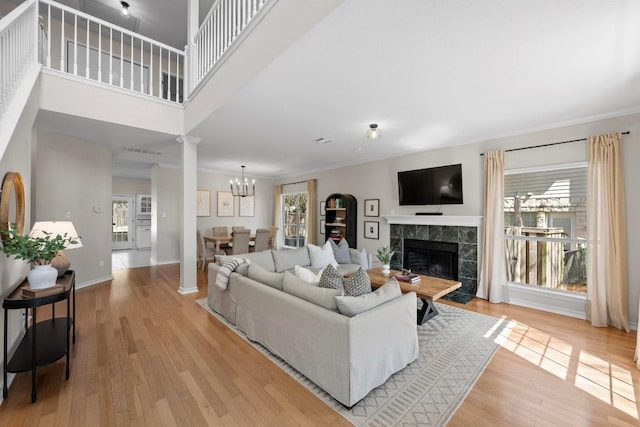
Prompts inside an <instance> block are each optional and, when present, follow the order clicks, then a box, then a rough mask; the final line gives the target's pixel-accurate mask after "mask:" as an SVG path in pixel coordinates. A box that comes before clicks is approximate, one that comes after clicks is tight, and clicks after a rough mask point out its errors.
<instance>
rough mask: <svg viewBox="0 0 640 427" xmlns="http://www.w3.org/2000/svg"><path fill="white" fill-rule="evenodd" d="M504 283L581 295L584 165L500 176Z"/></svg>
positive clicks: (584, 232)
mask: <svg viewBox="0 0 640 427" xmlns="http://www.w3.org/2000/svg"><path fill="white" fill-rule="evenodd" d="M504 184H505V185H504V188H505V194H504V210H505V212H504V215H505V239H506V242H505V248H506V257H507V279H508V280H509V282H513V283H519V284H526V285H531V286H537V287H541V288H550V289H556V290H561V291H570V292H578V293H585V292H586V283H587V274H586V237H587V167H586V164H584V163H579V164H570V165H557V166H549V167H545V168H537V169H534V170H531V169H528V170H514V171H506V172H505V182H504Z"/></svg>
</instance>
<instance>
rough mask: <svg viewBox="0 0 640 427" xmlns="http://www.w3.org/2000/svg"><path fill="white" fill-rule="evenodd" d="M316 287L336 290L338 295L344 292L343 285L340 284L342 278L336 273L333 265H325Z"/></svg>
mask: <svg viewBox="0 0 640 427" xmlns="http://www.w3.org/2000/svg"><path fill="white" fill-rule="evenodd" d="M318 286H319V287H321V288H326V289H337V290H339V291H340V294H342V292H344V285H343V284H342V276H341V275H340V273H338V270H336V268H335V267H334V266H333V265H327V268H325V269H324V270H323V271H322V274H321V275H320V282H319V283H318Z"/></svg>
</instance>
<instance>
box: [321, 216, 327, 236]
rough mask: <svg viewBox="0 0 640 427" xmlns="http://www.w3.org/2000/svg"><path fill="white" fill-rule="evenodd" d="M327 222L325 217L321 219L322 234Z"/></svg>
mask: <svg viewBox="0 0 640 427" xmlns="http://www.w3.org/2000/svg"><path fill="white" fill-rule="evenodd" d="M325 224H326V221H325V220H324V219H321V220H320V234H324V228H325Z"/></svg>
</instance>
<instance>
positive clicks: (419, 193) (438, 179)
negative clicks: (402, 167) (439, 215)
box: [398, 164, 462, 205]
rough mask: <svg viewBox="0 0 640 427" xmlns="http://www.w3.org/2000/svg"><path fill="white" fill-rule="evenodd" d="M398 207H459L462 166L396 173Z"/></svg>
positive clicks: (460, 202)
mask: <svg viewBox="0 0 640 427" xmlns="http://www.w3.org/2000/svg"><path fill="white" fill-rule="evenodd" d="M398 194H399V196H400V197H399V199H400V205H461V204H462V164H457V165H448V166H440V167H436V168H426V169H416V170H409V171H400V172H398Z"/></svg>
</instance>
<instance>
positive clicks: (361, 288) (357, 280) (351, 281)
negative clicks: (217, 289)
mask: <svg viewBox="0 0 640 427" xmlns="http://www.w3.org/2000/svg"><path fill="white" fill-rule="evenodd" d="M249 271H251V270H249ZM342 285H343V287H344V294H345V295H347V296H350V297H357V296H360V295H365V294H370V293H371V279H369V275H367V273H365V271H364V270H363V269H362V267H360V268H358V270H357V271H356V272H355V273H353V274H352V275H351V277H349V278H347V279H343V280H342Z"/></svg>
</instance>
